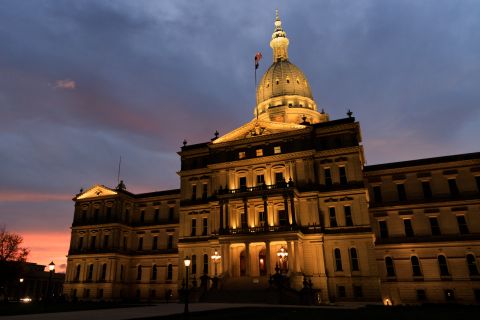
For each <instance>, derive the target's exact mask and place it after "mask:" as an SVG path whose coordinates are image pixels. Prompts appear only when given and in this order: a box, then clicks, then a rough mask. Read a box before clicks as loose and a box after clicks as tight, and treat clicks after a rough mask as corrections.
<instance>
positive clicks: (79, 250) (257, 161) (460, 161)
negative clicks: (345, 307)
mask: <svg viewBox="0 0 480 320" xmlns="http://www.w3.org/2000/svg"><path fill="white" fill-rule="evenodd" d="M288 46H289V39H288V37H287V33H286V31H285V29H284V27H283V25H282V21H281V20H280V18H279V16H278V14H277V16H276V19H275V22H274V31H273V34H272V38H271V40H270V47H271V48H272V58H273V59H272V64H271V66H270V67H269V68H268V70H267V71H266V72H265V74H264V75H263V76H262V77H261V79H260V81H259V82H258V85H257V89H256V90H257V92H256V100H257V101H256V102H257V103H256V106H255V107H254V110H253V116H252V120H251V121H250V122H248V123H246V124H244V125H242V126H241V127H239V128H236V129H234V130H232V131H231V132H229V133H227V134H225V135H223V136H218V135H217V136H215V138H214V139H212V140H211V141H207V142H205V143H199V144H194V145H189V144H187V143H184V145H183V147H181V150H180V151H179V152H178V154H179V156H180V161H181V169H180V171H179V172H178V175H179V178H180V183H179V186H180V188H179V189H174V190H161V191H152V192H149V193H142V194H134V193H131V192H129V191H128V189H127V188H126V187H125V185H124V184H123V182H121V183H120V184H119V185H118V186H116V187H112V188H110V187H106V186H104V185H101V184H98V185H94V186H92V187H91V188H89V189H88V190H85V191H82V192H80V193H79V194H77V195H76V196H75V198H74V199H73V200H74V202H75V212H74V215H73V223H72V227H71V242H70V249H69V253H68V264H67V272H66V282H65V285H64V292H65V294H66V295H67V296H68V297H69V298H70V299H77V300H85V301H86V300H107V301H109V300H112V301H117V300H137V301H157V300H158V301H163V300H168V299H170V298H171V299H179V298H181V296H182V292H184V290H183V288H184V287H185V286H186V285H188V287H189V288H191V289H192V290H191V294H192V295H194V296H192V299H198V300H200V301H201V300H202V299H204V301H209V300H208V299H209V298H217V299H218V298H219V297H221V296H222V295H223V296H224V297H229V296H230V297H233V296H234V295H233V293H238V296H239V297H240V296H241V294H242V293H243V294H244V295H247V296H250V297H251V298H252V300H255V299H257V298H256V297H261V296H263V297H268V296H269V294H270V293H271V292H272V290H276V289H275V288H277V289H278V288H283V291H282V292H283V294H284V295H285V296H286V297H287V298H288V297H290V298H289V299H290V300H289V301H291V302H295V301H296V300H295V294H296V293H298V297H299V298H298V302H299V303H301V300H302V293H305V292H307V293H308V294H311V295H312V296H313V297H314V303H338V302H342V301H359V302H369V303H370V302H378V303H385V304H394V305H397V304H407V303H408V304H410V303H425V302H431V303H444V302H450V301H452V302H456V303H465V304H471V303H479V302H480V273H479V271H480V268H479V257H480V153H469V154H460V155H450V156H444V157H437V158H429V159H415V160H410V161H403V162H395V163H385V164H378V165H371V166H366V165H365V156H364V150H363V147H362V135H361V130H360V124H359V123H358V122H357V121H356V120H355V118H354V117H353V116H352V114H351V113H350V112H349V113H348V114H347V116H346V117H345V118H342V119H330V117H329V115H328V113H326V112H325V111H324V110H319V109H318V107H317V104H316V102H315V99H314V94H313V93H312V90H311V87H310V83H309V80H308V79H307V77H306V75H305V73H304V72H303V71H302V70H301V69H300V68H299V67H297V66H296V65H295V64H294V63H293V61H294V60H295V59H294V57H292V59H290V57H289V54H288ZM265 59H266V58H265ZM247 111H250V110H245V112H247ZM360 112H361V111H360ZM186 257H188V260H189V261H190V265H189V267H188V277H187V274H186V271H187V268H186V267H185V265H184V259H185V258H186ZM277 302H278V301H277Z"/></svg>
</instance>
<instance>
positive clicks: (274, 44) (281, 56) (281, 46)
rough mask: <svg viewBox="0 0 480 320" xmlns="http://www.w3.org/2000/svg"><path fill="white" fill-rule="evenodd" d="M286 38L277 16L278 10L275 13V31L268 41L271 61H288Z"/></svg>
mask: <svg viewBox="0 0 480 320" xmlns="http://www.w3.org/2000/svg"><path fill="white" fill-rule="evenodd" d="M288 43H289V41H288V38H287V33H286V32H285V31H284V30H283V28H282V21H281V20H280V17H279V16H278V10H276V11H275V29H274V31H273V34H272V40H271V41H270V47H271V48H272V50H273V61H274V62H275V61H281V60H288Z"/></svg>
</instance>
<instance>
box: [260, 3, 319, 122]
mask: <svg viewBox="0 0 480 320" xmlns="http://www.w3.org/2000/svg"><path fill="white" fill-rule="evenodd" d="M274 25H275V28H274V30H273V34H272V40H271V41H270V47H271V48H272V51H273V63H272V65H271V66H270V67H269V68H268V70H267V71H266V72H265V74H264V75H263V76H262V78H261V80H260V82H259V83H258V86H257V106H256V107H255V110H254V115H255V116H256V117H258V118H259V119H260V120H268V121H275V122H286V123H297V124H300V123H302V122H303V121H304V120H303V118H304V117H305V118H306V119H307V121H308V122H310V123H318V122H325V121H328V114H326V113H319V112H318V111H317V105H316V103H315V100H313V96H312V91H311V89H310V84H309V82H308V80H307V78H306V76H305V74H304V73H303V72H302V70H300V68H299V67H297V66H296V65H295V64H293V63H291V62H290V61H289V59H288V45H289V40H288V38H287V34H286V32H285V30H284V29H283V26H282V21H281V20H280V17H279V15H278V10H276V15H275V24H274Z"/></svg>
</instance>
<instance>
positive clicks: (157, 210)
mask: <svg viewBox="0 0 480 320" xmlns="http://www.w3.org/2000/svg"><path fill="white" fill-rule="evenodd" d="M159 221H160V209H158V208H156V209H155V222H159Z"/></svg>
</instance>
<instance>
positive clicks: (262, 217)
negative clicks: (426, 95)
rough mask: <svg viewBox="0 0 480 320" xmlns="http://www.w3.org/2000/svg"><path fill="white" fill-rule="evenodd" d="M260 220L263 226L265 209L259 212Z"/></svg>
mask: <svg viewBox="0 0 480 320" xmlns="http://www.w3.org/2000/svg"><path fill="white" fill-rule="evenodd" d="M258 221H259V222H260V225H261V226H264V225H265V213H264V212H263V211H260V212H259V213H258Z"/></svg>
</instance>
